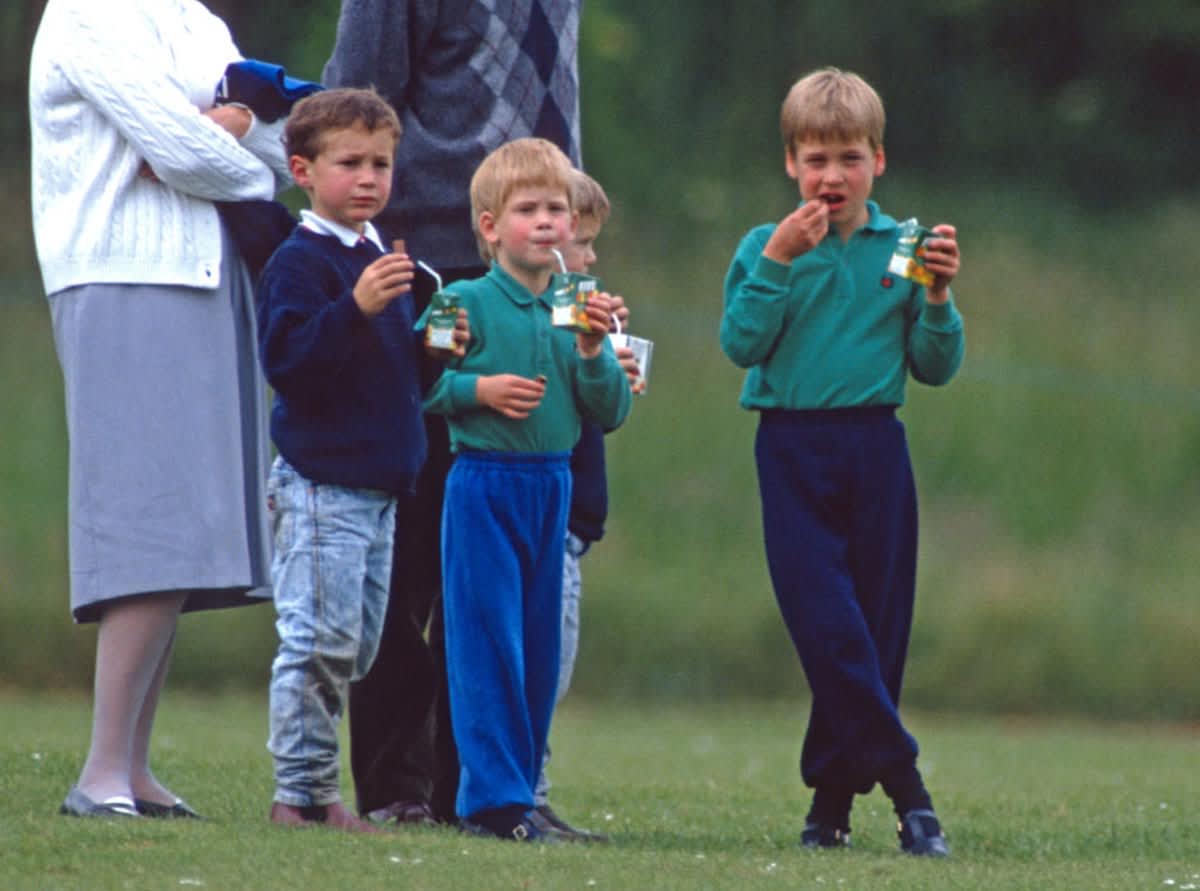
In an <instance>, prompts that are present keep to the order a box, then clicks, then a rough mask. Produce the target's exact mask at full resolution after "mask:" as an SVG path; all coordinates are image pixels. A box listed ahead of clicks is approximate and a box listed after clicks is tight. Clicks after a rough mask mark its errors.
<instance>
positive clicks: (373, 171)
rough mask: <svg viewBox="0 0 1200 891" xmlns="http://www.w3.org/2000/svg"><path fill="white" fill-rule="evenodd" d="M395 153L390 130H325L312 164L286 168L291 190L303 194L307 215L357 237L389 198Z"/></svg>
mask: <svg viewBox="0 0 1200 891" xmlns="http://www.w3.org/2000/svg"><path fill="white" fill-rule="evenodd" d="M395 152H396V141H395V139H394V138H393V137H392V133H391V131H390V130H386V129H379V130H368V129H367V128H366V127H363V126H355V127H348V128H346V129H344V130H331V131H330V132H329V133H327V134H325V136H324V137H323V138H322V140H321V151H320V152H318V153H317V156H316V157H315V158H312V159H309V158H302V157H301V156H299V155H293V156H292V157H291V158H290V159H289V164H290V166H291V169H292V177H293V178H294V179H295V180H296V185H298V186H300V188H302V189H304V191H305V192H307V193H308V197H309V201H310V202H311V204H312V211H313V213H315V214H317V215H318V216H320V217H322V218H324V219H326V220H330V221H332V222H335V223H340V224H341V225H343V226H346V227H348V228H350V229H353V230H355V231H356V232H361V231H362V230H363V225H364V224H365V223H366V222H367V221H368V220H370V219H371V218H372V217H374V216H375V215H376V214H378V213H379V212H380V211H381V210H383V208H384V206H385V205H386V204H387V201H388V196H389V195H391V193H392V158H393V156H394V155H395Z"/></svg>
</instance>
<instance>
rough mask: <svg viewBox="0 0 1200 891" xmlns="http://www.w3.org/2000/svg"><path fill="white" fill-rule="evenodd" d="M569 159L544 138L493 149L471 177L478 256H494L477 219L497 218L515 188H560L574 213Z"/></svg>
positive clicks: (534, 137) (526, 138) (515, 140)
mask: <svg viewBox="0 0 1200 891" xmlns="http://www.w3.org/2000/svg"><path fill="white" fill-rule="evenodd" d="M573 169H574V168H572V167H571V160H570V159H569V158H568V157H567V156H566V155H565V154H563V151H562V149H560V148H559V147H558V146H556V145H555V144H554V143H553V142H551V141H550V140H548V139H541V138H539V137H536V136H529V137H525V138H522V139H514V140H513V141H512V142H506V143H504V145H502V146H500V147H499V148H497V149H495V150H494V151H493V152H492V153H491V154H490V155H488V156H487V157H486V158H484V159H483V162H482V163H481V164H480V165H479V167H478V168H477V169H476V170H475V175H474V176H472V177H471V228H472V229H473V230H474V232H475V241H476V242H477V243H478V245H479V254H480V256H481V257H483V259H484V260H485V261H489V262H490V261H491V260H493V259H494V258H495V254H494V252H493V250H492V247H491V245H489V244H488V243H487V242H486V241H485V240H484V238H483V235H482V233H480V231H479V216H480V214H483V213H490V214H492V215H493V216H497V217H498V216H500V212H501V211H503V210H504V205H505V204H506V203H507V202H508V199H509V197H510V196H511V195H512V193H513V192H515V191H517V190H518V189H530V188H550V189H561V190H562V192H563V194H564V195H565V196H566V198H567V204H568V206H569V207H570V208H571V210H574V208H575V205H574V200H573V198H572V195H571V171H572V170H573Z"/></svg>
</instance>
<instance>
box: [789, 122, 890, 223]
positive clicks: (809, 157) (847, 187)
mask: <svg viewBox="0 0 1200 891" xmlns="http://www.w3.org/2000/svg"><path fill="white" fill-rule="evenodd" d="M883 168H884V157H883V148H882V147H881V148H877V149H873V148H871V144H870V142H868V141H867V140H866V139H859V140H855V141H853V142H834V141H826V140H823V139H806V140H804V141H803V142H801V143H799V144H798V145H797V146H796V147H795V149H794V150H793V151H789V152H788V153H787V172H788V176H790V177H791V178H792V179H794V180H796V182H797V183H798V184H799V186H800V197H801V198H802V199H804V200H805V201H813V200H818V201H824V202H825V204H826V205H827V206H828V207H829V225H830V226H832V227H833V228H834V229H836V230H837V231H838V233H839V234H841V235H842V237H846V236H848V235H849V234H850V233H851V232H853V231H854V230H855V229H857V228H858V227H859V226H862V225H863V224H865V223H866V222H867V218H868V213H867V198H868V197H870V195H871V187H872V186H873V185H874V183H875V177H877V176H879V175H881V174H882V173H883Z"/></svg>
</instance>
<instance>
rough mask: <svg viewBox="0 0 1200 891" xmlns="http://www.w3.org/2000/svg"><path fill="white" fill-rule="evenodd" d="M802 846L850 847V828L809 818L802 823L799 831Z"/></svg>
mask: <svg viewBox="0 0 1200 891" xmlns="http://www.w3.org/2000/svg"><path fill="white" fill-rule="evenodd" d="M800 847H802V848H848V847H850V830H849V829H839V828H838V827H836V826H830V825H829V824H828V823H821V822H819V821H817V820H809V821H807V822H806V823H805V824H804V831H803V832H801V833H800Z"/></svg>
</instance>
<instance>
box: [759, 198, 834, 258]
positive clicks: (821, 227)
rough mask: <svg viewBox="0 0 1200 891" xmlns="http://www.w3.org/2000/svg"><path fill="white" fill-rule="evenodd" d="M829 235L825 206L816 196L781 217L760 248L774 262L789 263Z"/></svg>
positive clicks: (825, 203)
mask: <svg viewBox="0 0 1200 891" xmlns="http://www.w3.org/2000/svg"><path fill="white" fill-rule="evenodd" d="M828 234H829V205H828V203H827V202H826V201H824V200H823V199H820V198H813V199H811V200H809V201H805V202H804V203H803V204H801V205H800V206H799V207H798V208H796V209H795V210H794V211H792V212H791V213H790V214H788V215H787V216H786V217H784V218H783V219H782V220H781V221H780V223H779V225H778V226H776V227H775V232H774V233H772V235H771V238H770V239H769V240H768V241H767V245H766V247H764V248H763V256H764V257H766V258H767V259H769V260H774V261H775V262H776V263H791V262H792V261H793V260H795V259H796V258H797V257H799V256H800V255H801V254H807V253H808V252H809V251H811V250H812V249H813V248H815V247H816V246H817V245H818V244H820V243H821V241H822V240H823V239H824V238H825V236H826V235H828Z"/></svg>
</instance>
